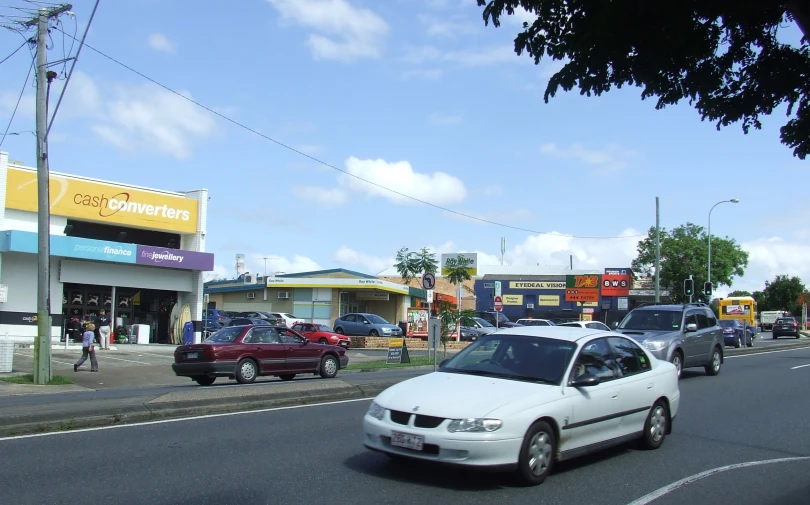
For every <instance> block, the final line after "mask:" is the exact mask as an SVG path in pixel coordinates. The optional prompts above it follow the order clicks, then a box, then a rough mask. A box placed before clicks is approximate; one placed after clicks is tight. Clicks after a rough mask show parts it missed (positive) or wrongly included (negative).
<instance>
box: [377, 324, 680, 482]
mask: <svg viewBox="0 0 810 505" xmlns="http://www.w3.org/2000/svg"><path fill="white" fill-rule="evenodd" d="M679 401H680V390H679V389H678V372H677V370H676V368H675V366H674V365H672V364H671V363H668V362H666V361H659V360H657V359H656V358H655V357H653V356H652V355H651V354H649V353H648V352H647V351H646V350H645V349H643V348H642V347H640V346H639V345H638V344H636V343H635V342H634V341H633V340H631V339H628V338H626V337H624V336H622V335H620V334H617V333H610V332H604V331H595V330H591V329H586V328H576V327H560V326H556V327H555V326H523V327H516V328H508V329H504V330H501V331H499V332H497V333H492V334H489V335H485V336H483V337H481V339H480V340H478V341H477V342H475V343H473V344H471V345H470V346H468V347H467V348H465V349H464V350H463V351H461V352H459V353H458V354H457V355H456V356H454V357H453V358H451V359H449V360H444V361H443V362H442V366H441V368H440V369H439V371H438V372H435V373H431V374H427V375H423V376H420V377H416V378H413V379H409V380H407V381H404V382H401V383H399V384H396V385H394V386H391V387H390V388H388V389H386V390H385V391H383V392H382V393H380V394H379V395H378V396H377V397H376V398H375V399H374V401H373V402H372V403H371V405H370V407H369V410H368V412H367V413H366V415H365V416H364V418H363V430H364V439H363V443H364V445H365V446H366V447H367V448H368V449H371V450H374V451H379V452H382V453H385V454H387V455H388V456H390V457H392V458H410V459H415V460H425V461H435V462H440V463H450V464H457V465H463V466H466V467H472V468H478V469H482V470H483V469H498V470H500V469H505V470H516V471H517V473H518V475H519V477H520V480H521V481H522V482H523V483H524V484H527V485H537V484H540V483H542V482H543V481H544V480H545V479H546V477H547V476H548V474H549V472H550V471H551V468H552V466H553V464H554V462H555V461H562V460H565V459H570V458H573V457H576V456H580V455H583V454H586V453H589V452H592V451H597V450H601V449H604V448H605V447H608V446H611V445H616V444H621V443H623V442H627V441H630V440H633V439H638V441H639V442H640V444H641V446H642V447H644V448H647V449H657V448H658V447H660V446H661V444H662V443H663V442H664V438H665V437H666V435H668V434H669V433H670V432H671V430H672V421H673V419H674V418H675V416H676V414H677V413H678V404H679Z"/></svg>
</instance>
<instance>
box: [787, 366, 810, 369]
mask: <svg viewBox="0 0 810 505" xmlns="http://www.w3.org/2000/svg"><path fill="white" fill-rule="evenodd" d="M808 366H810V365H799V366H794V367H793V368H791V370H796V369H797V368H804V367H808Z"/></svg>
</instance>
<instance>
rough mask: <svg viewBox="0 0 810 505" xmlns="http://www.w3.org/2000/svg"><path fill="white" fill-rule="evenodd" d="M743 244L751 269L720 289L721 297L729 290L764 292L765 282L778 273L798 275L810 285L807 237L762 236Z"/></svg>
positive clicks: (809, 255)
mask: <svg viewBox="0 0 810 505" xmlns="http://www.w3.org/2000/svg"><path fill="white" fill-rule="evenodd" d="M800 235H801V234H800ZM740 247H741V248H742V249H743V250H744V251H748V268H746V269H745V276H743V277H742V278H740V279H735V281H734V283H733V285H732V286H731V288H727V287H725V286H723V288H722V289H718V290H717V294H718V295H720V296H724V295H726V294H727V293H728V292H730V291H736V290H738V289H739V290H744V291H751V292H754V291H762V290H763V289H764V288H765V281H772V280H773V279H774V277H776V276H777V275H789V276H791V277H792V276H797V277H800V278H801V279H802V281H803V282H804V283H805V284H806V285H810V263H808V262H807V258H808V257H810V244H809V243H807V242H806V241H804V240H801V239H799V241H795V242H794V241H789V240H785V239H784V238H781V237H762V238H758V239H755V240H750V241H747V242H742V243H741V244H740Z"/></svg>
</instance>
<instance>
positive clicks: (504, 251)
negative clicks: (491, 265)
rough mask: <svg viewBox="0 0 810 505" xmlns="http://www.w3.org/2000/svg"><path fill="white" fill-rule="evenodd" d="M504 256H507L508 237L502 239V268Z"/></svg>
mask: <svg viewBox="0 0 810 505" xmlns="http://www.w3.org/2000/svg"><path fill="white" fill-rule="evenodd" d="M504 254H506V237H501V266H503V255H504Z"/></svg>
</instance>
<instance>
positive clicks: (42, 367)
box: [26, 4, 73, 384]
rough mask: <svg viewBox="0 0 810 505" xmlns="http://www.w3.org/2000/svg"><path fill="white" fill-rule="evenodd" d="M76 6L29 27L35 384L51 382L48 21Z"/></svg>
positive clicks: (45, 12) (42, 12)
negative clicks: (33, 88)
mask: <svg viewBox="0 0 810 505" xmlns="http://www.w3.org/2000/svg"><path fill="white" fill-rule="evenodd" d="M72 8H73V6H71V5H68V4H62V5H57V6H54V7H51V8H44V7H43V8H40V9H39V14H38V15H37V17H36V18H34V19H32V20H30V21H28V22H27V23H26V25H27V26H34V25H36V27H37V62H36V64H37V80H36V83H37V102H36V125H37V220H38V227H37V242H38V248H37V250H38V255H37V337H36V339H35V340H34V374H33V375H34V384H47V383H48V382H50V381H51V307H50V305H51V296H50V290H51V289H50V288H51V286H50V284H51V272H50V260H51V247H50V245H51V244H50V238H51V233H50V228H51V226H50V224H51V208H50V206H51V201H50V192H49V187H48V186H49V184H50V174H49V169H48V90H49V88H50V80H51V79H52V78H53V77H55V74H54V75H49V72H48V22H49V21H50V19H51V18H54V17H56V16H59V15H60V14H62V13H64V12H67V11H69V10H70V9H72Z"/></svg>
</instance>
